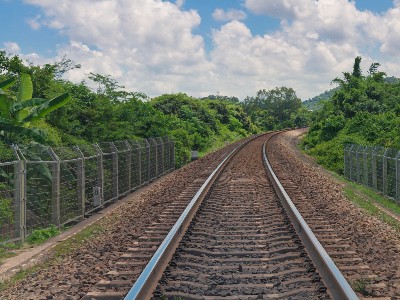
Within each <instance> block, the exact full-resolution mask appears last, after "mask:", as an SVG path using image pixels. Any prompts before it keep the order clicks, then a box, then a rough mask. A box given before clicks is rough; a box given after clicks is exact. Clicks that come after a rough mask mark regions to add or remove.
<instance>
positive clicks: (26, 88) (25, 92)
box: [17, 73, 33, 102]
mask: <svg viewBox="0 0 400 300" xmlns="http://www.w3.org/2000/svg"><path fill="white" fill-rule="evenodd" d="M32 94H33V84H32V80H31V76H29V74H26V73H21V76H20V83H19V90H18V95H17V101H18V102H23V101H26V100H29V99H31V98H32Z"/></svg>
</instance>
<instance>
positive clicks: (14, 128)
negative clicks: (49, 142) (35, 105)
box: [0, 118, 46, 143]
mask: <svg viewBox="0 0 400 300" xmlns="http://www.w3.org/2000/svg"><path fill="white" fill-rule="evenodd" d="M2 121H3V120H2V118H0V124H1V125H2V128H3V129H4V131H6V132H9V133H12V134H15V135H17V136H23V137H27V138H31V139H33V140H35V141H37V142H39V143H45V142H46V134H45V133H44V131H43V130H41V129H37V128H27V127H23V126H21V125H15V124H12V123H11V122H10V123H5V122H2ZM6 121H8V120H6ZM0 137H1V135H0Z"/></svg>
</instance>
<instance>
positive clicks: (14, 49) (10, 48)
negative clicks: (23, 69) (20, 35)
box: [3, 42, 21, 54]
mask: <svg viewBox="0 0 400 300" xmlns="http://www.w3.org/2000/svg"><path fill="white" fill-rule="evenodd" d="M3 45H4V49H5V50H6V51H7V52H10V53H15V54H18V53H19V52H20V51H21V48H20V47H19V45H18V44H17V43H15V42H4V43H3Z"/></svg>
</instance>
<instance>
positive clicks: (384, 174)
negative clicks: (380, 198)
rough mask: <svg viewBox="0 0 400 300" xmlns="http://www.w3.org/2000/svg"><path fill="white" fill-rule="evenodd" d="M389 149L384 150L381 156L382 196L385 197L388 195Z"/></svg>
mask: <svg viewBox="0 0 400 300" xmlns="http://www.w3.org/2000/svg"><path fill="white" fill-rule="evenodd" d="M388 151H389V149H386V150H385V153H384V154H383V156H382V164H383V165H382V177H383V179H382V180H383V194H384V195H385V196H387V195H388V158H387V154H388Z"/></svg>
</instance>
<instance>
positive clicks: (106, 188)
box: [0, 137, 175, 243]
mask: <svg viewBox="0 0 400 300" xmlns="http://www.w3.org/2000/svg"><path fill="white" fill-rule="evenodd" d="M13 149H14V150H10V152H9V153H7V155H8V156H6V155H5V153H1V154H0V243H5V242H10V241H15V240H24V239H25V237H26V236H29V235H30V234H31V233H32V232H33V231H34V230H35V229H43V228H47V227H49V226H50V225H56V226H58V227H60V226H62V225H64V224H67V223H69V222H71V221H74V220H79V219H82V218H83V217H84V216H85V215H87V214H90V213H91V212H93V211H94V210H96V209H98V208H99V207H102V206H103V205H104V204H105V203H107V202H110V201H113V200H117V199H118V198H120V197H122V196H125V195H126V194H128V193H129V192H130V191H133V190H135V189H137V188H139V187H140V186H142V185H143V184H146V183H148V182H150V181H152V180H155V179H156V178H157V177H159V176H161V175H163V174H165V173H166V172H168V171H170V170H173V169H174V166H175V156H174V143H173V141H172V140H170V139H168V137H164V138H154V139H153V138H151V139H148V140H141V141H117V142H103V143H99V144H94V145H80V146H73V147H53V148H51V147H48V146H43V145H37V144H32V145H28V146H23V147H17V146H14V148H13Z"/></svg>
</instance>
